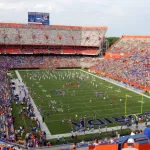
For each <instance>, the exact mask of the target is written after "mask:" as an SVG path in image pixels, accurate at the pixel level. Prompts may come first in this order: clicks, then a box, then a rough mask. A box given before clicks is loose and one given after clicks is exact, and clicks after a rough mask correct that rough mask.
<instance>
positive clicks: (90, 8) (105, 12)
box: [0, 0, 150, 36]
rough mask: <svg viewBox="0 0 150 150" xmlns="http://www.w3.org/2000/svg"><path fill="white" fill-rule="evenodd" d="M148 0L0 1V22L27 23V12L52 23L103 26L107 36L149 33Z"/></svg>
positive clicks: (149, 2)
mask: <svg viewBox="0 0 150 150" xmlns="http://www.w3.org/2000/svg"><path fill="white" fill-rule="evenodd" d="M149 6H150V1H149V0H43V1H42V0H0V11H1V13H0V22H19V23H27V13H28V12H30V11H34V12H48V13H50V18H51V22H52V24H64V25H65V24H66V25H86V26H87V25H92V26H93V25H96V26H101V25H106V26H108V32H107V35H112V36H115V35H116V36H121V34H122V33H124V34H126V33H127V34H150V31H149V26H150V11H149Z"/></svg>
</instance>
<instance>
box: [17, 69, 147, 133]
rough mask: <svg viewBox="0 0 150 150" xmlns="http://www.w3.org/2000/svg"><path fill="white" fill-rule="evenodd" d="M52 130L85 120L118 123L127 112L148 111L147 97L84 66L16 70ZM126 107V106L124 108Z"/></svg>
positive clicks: (87, 122)
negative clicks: (89, 71)
mask: <svg viewBox="0 0 150 150" xmlns="http://www.w3.org/2000/svg"><path fill="white" fill-rule="evenodd" d="M19 74H20V75H21V77H22V80H23V82H24V83H25V84H26V86H27V87H28V89H29V91H30V94H31V97H32V99H33V100H34V102H35V104H36V106H37V108H38V109H39V110H40V112H41V115H42V116H44V118H45V123H46V125H47V127H48V129H49V130H50V132H51V134H53V135H54V134H61V133H70V132H71V128H74V129H77V128H79V127H77V126H76V125H75V124H76V123H78V125H79V126H80V121H81V120H82V121H84V123H83V124H84V126H85V128H87V127H88V126H89V125H90V124H95V128H98V127H99V124H100V123H101V124H102V125H101V127H105V125H104V124H103V123H106V124H107V126H108V127H112V126H119V125H120V123H119V121H118V122H117V121H115V118H117V117H118V118H120V117H121V116H125V111H126V114H128V115H129V114H140V113H141V110H142V112H143V113H145V112H150V98H148V97H145V96H142V95H139V94H136V93H134V92H132V91H129V90H127V89H125V88H121V87H119V86H117V85H114V84H112V83H109V82H107V81H104V80H102V79H100V78H99V77H98V76H97V77H95V76H94V75H92V74H89V73H88V71H87V70H84V71H83V70H81V69H72V70H71V69H70V70H69V69H68V70H67V69H61V70H55V71H51V70H19ZM125 107H126V109H125Z"/></svg>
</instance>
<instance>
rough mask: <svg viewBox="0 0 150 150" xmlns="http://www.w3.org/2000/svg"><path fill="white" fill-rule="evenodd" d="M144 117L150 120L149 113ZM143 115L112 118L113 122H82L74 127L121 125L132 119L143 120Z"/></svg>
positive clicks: (106, 119)
mask: <svg viewBox="0 0 150 150" xmlns="http://www.w3.org/2000/svg"><path fill="white" fill-rule="evenodd" d="M144 115H146V116H147V117H148V118H150V113H149V112H147V113H145V114H144ZM142 116H143V115H142V114H137V115H129V116H126V117H125V116H121V117H112V120H110V119H109V118H104V119H103V120H105V121H102V120H101V119H92V120H88V121H87V122H85V121H84V120H82V121H80V122H72V125H74V126H76V127H81V126H82V127H85V124H88V125H94V126H102V125H106V124H112V123H114V122H116V123H120V124H124V123H125V122H126V123H127V122H130V121H131V119H133V118H134V119H137V118H141V117H142Z"/></svg>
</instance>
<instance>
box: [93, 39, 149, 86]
mask: <svg viewBox="0 0 150 150" xmlns="http://www.w3.org/2000/svg"><path fill="white" fill-rule="evenodd" d="M148 40H149V42H148ZM148 40H147V39H132V38H131V39H126V38H125V39H124V38H123V39H122V40H120V41H119V42H118V43H117V44H116V45H114V46H112V48H111V49H110V50H109V51H108V53H119V54H120V53H122V54H123V53H124V54H125V53H129V54H130V56H126V57H122V58H120V59H116V58H113V57H112V58H110V59H104V60H102V61H101V63H99V64H98V65H95V66H93V68H94V69H96V70H99V71H101V72H103V73H108V74H110V75H112V76H114V77H117V78H122V79H125V80H126V81H129V82H133V83H136V84H139V85H143V86H145V87H147V88H150V51H149V48H148V46H149V44H150V38H149V39H148ZM112 64H113V65H112Z"/></svg>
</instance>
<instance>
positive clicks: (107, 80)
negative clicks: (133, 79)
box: [79, 69, 150, 98]
mask: <svg viewBox="0 0 150 150" xmlns="http://www.w3.org/2000/svg"><path fill="white" fill-rule="evenodd" d="M79 70H80V71H82V72H85V73H87V74H90V75H92V76H94V77H97V78H99V79H102V80H105V81H107V82H110V83H112V84H115V85H117V86H120V87H122V88H124V89H126V90H129V91H132V92H134V93H136V94H139V95H142V96H144V97H146V98H150V96H148V95H145V94H142V93H140V92H137V91H135V90H132V89H129V88H126V87H124V86H123V85H120V84H118V83H115V81H114V82H112V81H109V80H107V78H102V77H99V76H98V75H95V74H92V73H90V72H87V71H84V70H82V69H79Z"/></svg>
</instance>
